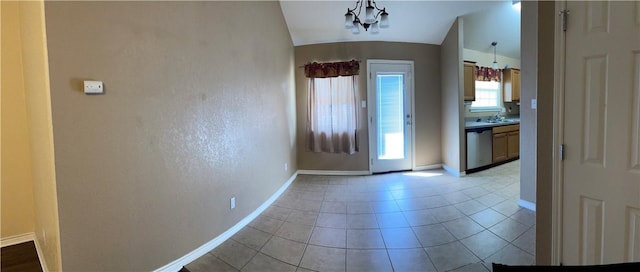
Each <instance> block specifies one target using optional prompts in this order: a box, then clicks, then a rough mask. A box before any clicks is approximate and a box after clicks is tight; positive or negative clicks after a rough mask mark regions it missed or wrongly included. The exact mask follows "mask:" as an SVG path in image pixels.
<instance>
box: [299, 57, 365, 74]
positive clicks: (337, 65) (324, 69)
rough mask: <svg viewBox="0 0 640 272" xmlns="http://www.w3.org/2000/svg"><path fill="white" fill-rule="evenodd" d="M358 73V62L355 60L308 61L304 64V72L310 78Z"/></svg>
mask: <svg viewBox="0 0 640 272" xmlns="http://www.w3.org/2000/svg"><path fill="white" fill-rule="evenodd" d="M359 73H360V62H359V61H357V60H352V61H343V62H328V63H317V62H313V63H308V64H306V65H305V66H304V74H305V76H307V77H310V78H325V77H339V76H355V75H358V74H359Z"/></svg>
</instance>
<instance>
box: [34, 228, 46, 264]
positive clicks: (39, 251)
mask: <svg viewBox="0 0 640 272" xmlns="http://www.w3.org/2000/svg"><path fill="white" fill-rule="evenodd" d="M34 236H35V235H34ZM33 243H34V244H35V245H36V252H37V253H38V260H40V266H41V267H42V272H49V268H48V266H47V262H46V259H45V258H44V253H43V252H42V247H41V246H40V243H39V242H38V239H34V240H33Z"/></svg>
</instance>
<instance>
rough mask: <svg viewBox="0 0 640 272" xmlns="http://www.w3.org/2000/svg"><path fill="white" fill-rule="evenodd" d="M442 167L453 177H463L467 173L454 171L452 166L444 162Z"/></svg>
mask: <svg viewBox="0 0 640 272" xmlns="http://www.w3.org/2000/svg"><path fill="white" fill-rule="evenodd" d="M442 169H444V170H445V171H447V172H448V173H449V174H451V175H452V176H454V177H464V176H466V175H467V173H466V172H458V171H455V170H454V169H453V168H451V167H449V166H447V165H446V164H443V165H442Z"/></svg>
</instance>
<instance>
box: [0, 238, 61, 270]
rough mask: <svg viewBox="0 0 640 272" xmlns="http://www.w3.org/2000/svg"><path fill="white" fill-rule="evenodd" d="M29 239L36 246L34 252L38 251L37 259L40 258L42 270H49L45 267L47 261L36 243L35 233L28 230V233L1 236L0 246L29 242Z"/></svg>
mask: <svg viewBox="0 0 640 272" xmlns="http://www.w3.org/2000/svg"><path fill="white" fill-rule="evenodd" d="M31 241H33V243H34V244H35V246H36V252H37V253H38V260H40V266H42V271H44V272H48V271H49V270H48V269H47V263H46V262H45V260H44V254H43V253H42V248H41V247H40V244H39V243H38V239H36V234H35V233H33V232H29V233H24V234H20V235H15V236H10V237H5V238H2V239H0V247H8V246H13V245H17V244H22V243H26V242H31Z"/></svg>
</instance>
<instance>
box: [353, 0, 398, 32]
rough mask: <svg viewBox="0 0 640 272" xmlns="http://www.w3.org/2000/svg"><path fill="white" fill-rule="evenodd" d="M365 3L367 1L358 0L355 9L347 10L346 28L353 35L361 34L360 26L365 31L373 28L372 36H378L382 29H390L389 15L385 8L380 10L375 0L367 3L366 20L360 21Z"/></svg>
mask: <svg viewBox="0 0 640 272" xmlns="http://www.w3.org/2000/svg"><path fill="white" fill-rule="evenodd" d="M364 2H365V0H357V1H356V6H355V7H354V8H353V9H349V8H347V13H346V14H345V15H344V17H345V18H344V27H345V28H346V29H351V33H353V34H360V26H362V27H363V28H364V31H368V30H369V27H371V34H378V32H379V31H380V28H387V27H389V13H387V11H386V10H385V8H382V9H380V8H378V6H377V5H376V1H374V0H367V1H366V2H367V6H366V7H365V18H364V20H360V13H361V11H362V6H363V5H364Z"/></svg>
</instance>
